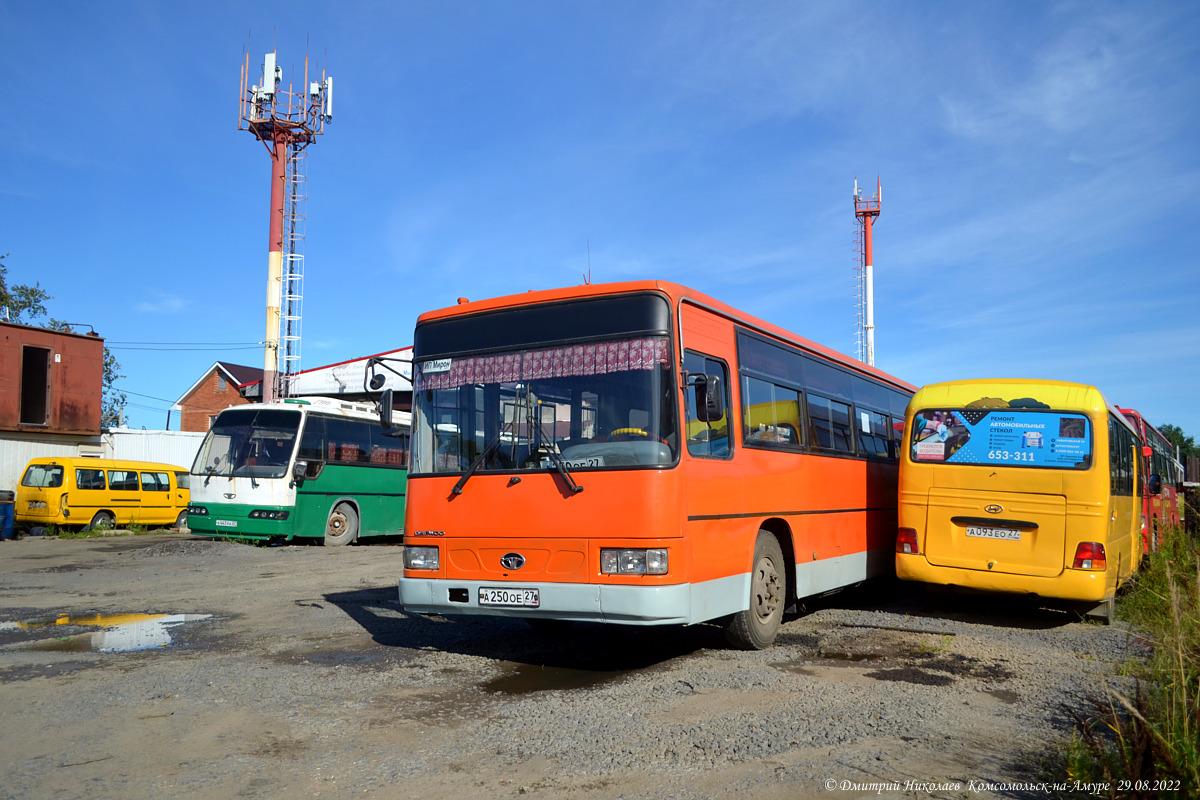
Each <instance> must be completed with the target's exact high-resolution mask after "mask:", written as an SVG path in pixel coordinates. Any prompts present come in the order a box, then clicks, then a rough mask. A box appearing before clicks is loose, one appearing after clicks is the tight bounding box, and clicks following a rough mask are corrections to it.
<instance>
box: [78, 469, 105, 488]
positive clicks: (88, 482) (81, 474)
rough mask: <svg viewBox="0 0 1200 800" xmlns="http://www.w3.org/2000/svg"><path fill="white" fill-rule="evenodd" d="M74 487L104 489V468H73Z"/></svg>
mask: <svg viewBox="0 0 1200 800" xmlns="http://www.w3.org/2000/svg"><path fill="white" fill-rule="evenodd" d="M75 488H76V489H101V490H102V489H104V470H102V469H77V470H75Z"/></svg>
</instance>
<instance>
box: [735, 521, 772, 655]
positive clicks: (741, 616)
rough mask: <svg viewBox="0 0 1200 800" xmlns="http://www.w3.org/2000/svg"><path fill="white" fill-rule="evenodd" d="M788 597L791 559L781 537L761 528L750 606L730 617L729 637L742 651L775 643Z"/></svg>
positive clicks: (752, 576) (755, 551) (761, 648)
mask: <svg viewBox="0 0 1200 800" xmlns="http://www.w3.org/2000/svg"><path fill="white" fill-rule="evenodd" d="M786 597H787V562H786V561H784V559H783V549H782V548H781V547H780V546H779V540H778V539H776V538H775V534H773V533H771V532H770V531H763V530H760V531H759V532H758V539H757V540H756V541H755V543H754V562H753V569H752V572H751V574H750V607H749V608H747V609H745V610H744V611H739V612H738V613H736V614H734V615H733V616H732V617H730V618H729V621H728V623H727V624H726V626H725V638H726V639H727V640H728V641H729V643H730V644H731V645H732V646H734V647H736V648H738V649H741V650H763V649H765V648H767V647H770V646H771V643H772V642H774V641H775V636H776V634H778V633H779V626H780V625H781V624H782V623H783V608H784V605H785V599H786Z"/></svg>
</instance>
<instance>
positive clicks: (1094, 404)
mask: <svg viewBox="0 0 1200 800" xmlns="http://www.w3.org/2000/svg"><path fill="white" fill-rule="evenodd" d="M1025 397H1030V398H1032V399H1035V400H1038V401H1040V402H1042V403H1045V404H1046V405H1048V406H1050V407H1051V408H1053V409H1054V410H1056V411H1087V412H1092V413H1103V412H1105V411H1107V412H1110V413H1111V414H1112V415H1113V416H1115V417H1116V418H1117V419H1118V420H1119V421H1120V422H1121V424H1122V425H1124V426H1125V427H1127V428H1129V429H1130V430H1132V431H1134V433H1137V431H1136V429H1135V428H1134V427H1133V425H1131V424H1130V423H1129V421H1128V420H1126V419H1125V415H1124V414H1122V413H1121V410H1120V409H1119V408H1117V407H1116V406H1115V405H1113V404H1111V403H1109V402H1108V401H1107V400H1105V399H1104V395H1103V393H1101V391H1100V390H1099V389H1097V388H1096V387H1095V386H1089V385H1088V384H1086V383H1072V382H1070V381H1055V380H1046V379H1043V378H972V379H967V380H961V381H944V382H942V383H931V384H929V385H927V386H922V387H921V388H920V389H919V390H918V391H917V393H916V394H915V395H913V398H912V400H910V401H909V403H908V407H909V409H910V410H913V411H915V410H917V409H919V408H934V407H945V408H963V407H966V406H967V405H968V404H970V403H975V402H977V401H980V400H989V399H994V400H998V401H1002V402H1004V403H1006V404H1007V403H1008V402H1011V401H1013V400H1017V399H1020V398H1025ZM979 407H980V408H990V407H992V406H985V405H980V406H979ZM994 407H995V408H1005V407H1006V406H1000V405H997V406H994ZM1138 438H1139V439H1140V438H1141V437H1140V435H1139V437H1138Z"/></svg>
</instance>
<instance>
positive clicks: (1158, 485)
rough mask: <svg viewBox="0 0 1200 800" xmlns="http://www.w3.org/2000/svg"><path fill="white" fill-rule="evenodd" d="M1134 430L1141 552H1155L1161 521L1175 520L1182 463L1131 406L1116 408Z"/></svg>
mask: <svg viewBox="0 0 1200 800" xmlns="http://www.w3.org/2000/svg"><path fill="white" fill-rule="evenodd" d="M1117 410H1118V411H1120V412H1121V413H1122V414H1124V415H1125V419H1127V420H1128V421H1129V424H1130V425H1132V426H1133V428H1134V430H1136V431H1137V434H1138V439H1139V440H1140V443H1141V451H1142V459H1141V461H1142V463H1141V466H1140V468H1139V469H1138V474H1139V475H1140V476H1143V478H1144V479H1143V480H1140V481H1138V489H1139V490H1140V491H1139V493H1140V494H1141V497H1142V552H1143V553H1157V552H1158V539H1159V536H1160V535H1161V533H1160V532H1161V530H1162V528H1163V526H1164V525H1178V524H1179V510H1180V504H1179V498H1180V496H1181V495H1182V492H1181V491H1180V490H1181V489H1182V484H1183V477H1182V472H1183V469H1182V467H1183V465H1182V464H1180V463H1179V461H1178V460H1177V459H1176V458H1175V447H1174V445H1172V444H1171V441H1170V440H1169V439H1167V437H1166V436H1163V435H1162V433H1160V432H1159V430H1158V428H1155V427H1154V426H1153V425H1151V424H1150V423H1149V422H1147V421H1146V418H1145V417H1143V416H1142V415H1141V414H1139V413H1138V412H1137V411H1134V410H1133V409H1131V408H1119V409H1117Z"/></svg>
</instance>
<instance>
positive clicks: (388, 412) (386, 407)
mask: <svg viewBox="0 0 1200 800" xmlns="http://www.w3.org/2000/svg"><path fill="white" fill-rule="evenodd" d="M379 424H380V425H381V426H383V429H384V430H385V431H390V430H391V429H392V427H393V425H392V390H391V389H385V390H384V392H383V394H382V395H381V396H380V397H379Z"/></svg>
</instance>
